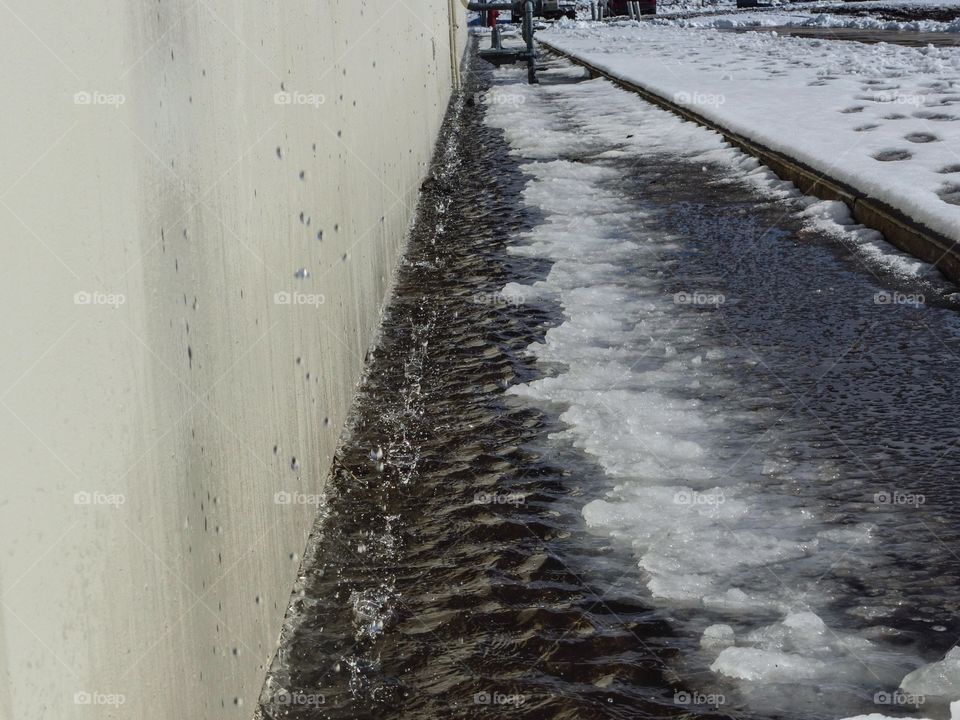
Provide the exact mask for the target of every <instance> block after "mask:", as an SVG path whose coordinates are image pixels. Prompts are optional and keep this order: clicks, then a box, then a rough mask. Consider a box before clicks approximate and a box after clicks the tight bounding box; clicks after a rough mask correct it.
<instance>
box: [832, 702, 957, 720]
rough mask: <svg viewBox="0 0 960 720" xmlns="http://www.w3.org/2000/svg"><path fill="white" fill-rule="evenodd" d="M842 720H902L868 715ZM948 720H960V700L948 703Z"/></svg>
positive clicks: (927, 719)
mask: <svg viewBox="0 0 960 720" xmlns="http://www.w3.org/2000/svg"><path fill="white" fill-rule="evenodd" d="M843 720H902V717H893V716H890V715H882V714H880V713H870V714H869V715H856V716H854V717H848V718H844V719H843ZM916 720H930V718H916ZM950 720H960V700H958V701H956V702H952V703H950Z"/></svg>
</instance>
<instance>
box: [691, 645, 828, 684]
mask: <svg viewBox="0 0 960 720" xmlns="http://www.w3.org/2000/svg"><path fill="white" fill-rule="evenodd" d="M710 669H711V670H713V671H714V672H716V673H720V674H721V675H726V676H727V677H732V678H737V679H739V680H749V681H752V682H764V683H782V682H790V683H793V682H796V681H797V680H814V679H816V678H818V677H823V676H826V675H827V674H829V672H830V665H829V664H828V663H825V662H823V661H821V660H815V659H810V658H805V657H802V656H800V655H792V654H789V653H783V652H776V651H772V650H759V649H757V648H743V647H728V648H727V649H726V650H724V651H723V652H721V653H720V656H719V657H718V658H717V659H716V660H715V661H714V663H713V665H711V666H710Z"/></svg>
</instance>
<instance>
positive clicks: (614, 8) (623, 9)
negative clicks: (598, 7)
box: [600, 0, 657, 17]
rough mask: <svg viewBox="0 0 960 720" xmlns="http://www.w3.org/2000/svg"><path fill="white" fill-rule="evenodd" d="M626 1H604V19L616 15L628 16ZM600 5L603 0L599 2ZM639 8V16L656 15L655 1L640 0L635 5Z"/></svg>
mask: <svg viewBox="0 0 960 720" xmlns="http://www.w3.org/2000/svg"><path fill="white" fill-rule="evenodd" d="M627 1H628V0H606V3H605V4H606V9H605V10H604V11H603V16H604V17H614V16H616V15H628V16H629V15H630V10H629V9H628V8H627ZM600 2H601V3H603V2H604V0H600ZM637 4H638V5H639V6H640V14H641V15H656V14H657V0H640V2H639V3H637Z"/></svg>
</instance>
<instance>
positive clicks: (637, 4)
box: [630, 0, 640, 20]
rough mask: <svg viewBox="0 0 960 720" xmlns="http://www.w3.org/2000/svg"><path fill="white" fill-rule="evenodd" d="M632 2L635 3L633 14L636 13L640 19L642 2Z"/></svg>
mask: <svg viewBox="0 0 960 720" xmlns="http://www.w3.org/2000/svg"><path fill="white" fill-rule="evenodd" d="M630 4H631V5H633V14H634V16H635V17H636V18H637V20H639V19H640V3H639V1H637V0H635V1H634V2H631V3H630Z"/></svg>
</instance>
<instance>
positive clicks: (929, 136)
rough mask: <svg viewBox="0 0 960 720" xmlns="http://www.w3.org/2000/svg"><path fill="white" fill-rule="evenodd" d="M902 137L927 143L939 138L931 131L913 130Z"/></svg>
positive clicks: (913, 141) (914, 141)
mask: <svg viewBox="0 0 960 720" xmlns="http://www.w3.org/2000/svg"><path fill="white" fill-rule="evenodd" d="M903 139H904V140H909V141H910V142H912V143H929V142H936V141H938V140H939V139H940V138H938V137H937V136H936V135H934V134H933V133H925V132H915V133H910V134H909V135H904V136H903Z"/></svg>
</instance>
